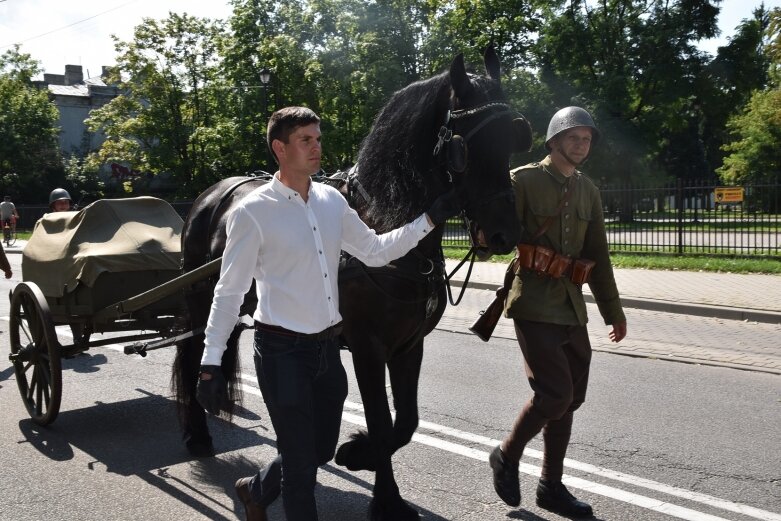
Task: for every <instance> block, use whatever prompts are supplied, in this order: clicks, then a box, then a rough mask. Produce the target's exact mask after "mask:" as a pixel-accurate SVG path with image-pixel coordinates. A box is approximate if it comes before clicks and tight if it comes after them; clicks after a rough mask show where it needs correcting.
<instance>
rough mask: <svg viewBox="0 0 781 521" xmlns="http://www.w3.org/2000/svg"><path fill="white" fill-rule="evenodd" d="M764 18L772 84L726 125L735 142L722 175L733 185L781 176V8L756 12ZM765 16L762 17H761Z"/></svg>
mask: <svg viewBox="0 0 781 521" xmlns="http://www.w3.org/2000/svg"><path fill="white" fill-rule="evenodd" d="M755 14H756V15H757V16H756V18H757V20H758V21H757V23H759V21H763V23H762V27H763V29H764V36H765V38H766V39H767V41H768V42H769V43H768V45H767V49H768V52H767V55H766V60H767V62H768V65H767V66H768V74H767V75H766V76H765V77H766V78H768V79H769V85H768V86H767V87H766V88H764V89H762V90H756V91H754V92H753V94H752V95H751V97H750V99H748V101H747V102H746V104H745V106H743V107H742V109H741V110H740V111H739V112H738V113H736V114H734V115H733V116H732V117H731V118H730V119H729V121H728V122H727V125H726V130H727V131H728V132H729V133H730V134H731V137H732V138H733V141H731V142H728V143H726V144H725V145H724V146H723V147H722V150H723V151H724V152H725V153H727V154H728V155H727V156H726V157H725V158H724V164H723V165H722V166H721V167H720V168H719V169H718V170H717V172H718V174H719V175H720V176H721V178H722V179H723V180H724V182H726V183H729V184H741V183H746V182H760V183H761V182H778V180H779V179H781V149H780V148H779V146H778V144H779V142H781V81H779V80H780V79H781V78H779V77H778V71H779V64H781V51H780V49H781V9H779V8H775V9H774V10H773V11H772V12H771V13H769V15H767V16H765V15H763V14H762V13H761V12H760V13H755ZM760 15H761V16H760Z"/></svg>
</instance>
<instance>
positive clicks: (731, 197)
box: [713, 186, 743, 203]
mask: <svg viewBox="0 0 781 521" xmlns="http://www.w3.org/2000/svg"><path fill="white" fill-rule="evenodd" d="M713 193H714V194H715V195H716V202H717V203H742V202H743V187H742V186H717V187H716V189H715V190H714V191H713Z"/></svg>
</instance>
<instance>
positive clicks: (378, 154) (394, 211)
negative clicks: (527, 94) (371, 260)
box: [357, 72, 504, 233]
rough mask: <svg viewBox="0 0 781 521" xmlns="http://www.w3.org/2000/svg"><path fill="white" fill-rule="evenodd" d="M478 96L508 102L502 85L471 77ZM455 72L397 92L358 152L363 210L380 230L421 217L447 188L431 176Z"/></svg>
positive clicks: (436, 158)
mask: <svg viewBox="0 0 781 521" xmlns="http://www.w3.org/2000/svg"><path fill="white" fill-rule="evenodd" d="M468 77H469V81H470V83H471V84H472V87H473V88H474V89H475V90H476V91H477V98H482V99H483V100H489V99H495V98H503V97H504V96H503V94H502V93H501V88H500V87H499V83H498V82H496V81H495V80H492V79H490V78H488V77H485V76H480V75H476V74H471V73H470V74H468ZM451 95H452V94H451V83H450V74H449V73H448V72H443V73H441V74H438V75H436V76H433V77H431V78H428V79H425V80H420V81H417V82H415V83H412V84H410V85H408V86H406V87H404V88H402V89H401V90H398V91H396V92H395V93H394V94H393V95H392V96H391V98H390V100H389V101H388V102H387V103H386V104H385V106H384V107H383V108H382V109H381V110H380V112H379V114H378V115H377V117H376V118H375V120H374V123H373V124H372V128H371V130H370V131H369V134H368V135H367V136H366V138H364V140H363V142H362V143H361V147H360V150H359V152H358V160H357V166H358V180H359V182H360V184H361V186H362V187H363V189H364V190H365V192H366V193H368V195H369V197H370V199H371V200H370V201H368V203H364V204H365V206H363V207H362V208H361V209H360V212H361V214H362V216H363V218H364V219H365V220H366V222H367V223H368V224H369V225H370V226H372V227H373V228H375V229H376V230H377V231H378V232H380V233H382V232H386V231H389V230H392V229H394V228H398V227H399V226H402V225H404V224H406V223H408V222H410V221H411V220H413V219H415V218H416V217H418V216H419V215H420V214H421V213H422V212H423V211H425V210H426V209H427V208H428V205H429V204H431V202H432V201H433V199H434V198H435V197H436V196H437V195H439V194H440V193H441V192H442V191H443V190H444V183H445V180H446V179H445V174H444V165H442V166H443V173H442V175H441V176H432V175H430V174H431V172H432V171H433V170H434V168H435V167H436V166H438V165H437V164H436V162H441V161H442V159H441V158H438V157H434V155H433V150H434V145H435V142H436V139H435V138H436V135H437V130H438V129H439V127H440V126H442V125H444V124H445V117H446V113H447V110H448V109H449V108H450V103H451V101H450V99H451Z"/></svg>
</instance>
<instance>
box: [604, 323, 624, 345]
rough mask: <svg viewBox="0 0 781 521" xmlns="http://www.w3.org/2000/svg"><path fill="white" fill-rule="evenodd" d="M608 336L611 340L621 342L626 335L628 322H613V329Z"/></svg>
mask: <svg viewBox="0 0 781 521" xmlns="http://www.w3.org/2000/svg"><path fill="white" fill-rule="evenodd" d="M608 336H609V337H610V340H611V341H612V342H616V343H617V342H620V341H621V340H623V339H624V337H625V336H626V322H619V323H618V324H613V330H612V331H610V333H608Z"/></svg>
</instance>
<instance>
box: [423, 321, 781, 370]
mask: <svg viewBox="0 0 781 521" xmlns="http://www.w3.org/2000/svg"><path fill="white" fill-rule="evenodd" d="M436 329H438V330H441V331H448V332H450V333H459V334H462V335H472V333H470V332H467V331H460V330H453V329H448V328H442V327H439V326H437V327H436ZM494 337H496V338H501V339H503V340H513V341H515V340H516V339H515V337H508V336H502V335H496V334H495V335H494V336H493V337H491V338H494ZM591 349H592V351H594V352H595V353H608V354H611V355H620V356H628V357H631V358H644V359H646V360H663V361H666V362H678V363H682V364H690V365H702V366H706V367H724V368H727V369H738V370H740V371H749V372H752V373H765V374H772V375H779V376H781V369H777V368H775V367H766V366H759V365H743V364H736V363H734V362H720V361H718V360H709V359H707V358H694V357H688V356H674V355H660V354H658V353H651V352H646V351H622V350H620V349H605V348H603V347H598V346H595V347H592V348H591Z"/></svg>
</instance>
